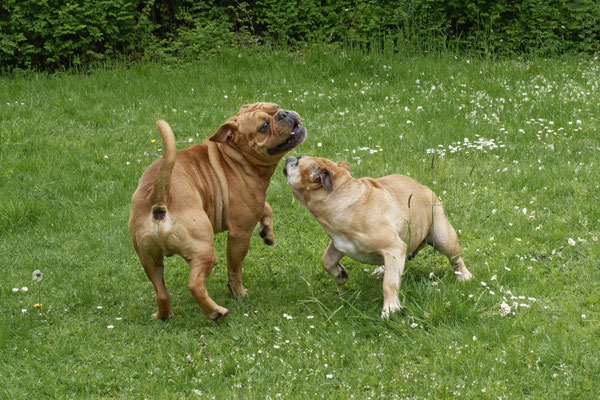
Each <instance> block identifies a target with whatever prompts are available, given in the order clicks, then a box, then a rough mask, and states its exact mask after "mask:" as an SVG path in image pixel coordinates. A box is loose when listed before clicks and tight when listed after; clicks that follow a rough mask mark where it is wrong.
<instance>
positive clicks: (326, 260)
mask: <svg viewBox="0 0 600 400" xmlns="http://www.w3.org/2000/svg"><path fill="white" fill-rule="evenodd" d="M342 257H344V253H342V252H341V251H339V250H338V249H336V247H335V246H334V245H333V240H330V241H329V247H327V250H326V251H325V254H323V258H322V259H321V265H323V269H324V270H325V271H327V272H328V273H329V275H331V276H332V277H333V279H335V281H336V282H337V284H338V285H343V284H344V283H346V281H347V280H348V272H347V271H346V268H344V266H343V265H342V264H340V260H341V259H342Z"/></svg>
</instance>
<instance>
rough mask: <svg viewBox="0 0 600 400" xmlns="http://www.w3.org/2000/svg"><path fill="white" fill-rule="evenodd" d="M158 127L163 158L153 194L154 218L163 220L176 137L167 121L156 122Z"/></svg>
mask: <svg viewBox="0 0 600 400" xmlns="http://www.w3.org/2000/svg"><path fill="white" fill-rule="evenodd" d="M156 127H157V128H158V130H159V131H160V134H161V136H162V141H163V147H164V148H163V158H162V162H161V164H160V167H159V168H158V173H157V174H156V179H155V181H154V190H153V192H152V204H153V205H152V216H153V217H154V219H156V220H159V221H160V220H163V219H164V218H165V215H166V213H167V202H168V199H169V186H170V185H171V173H172V172H173V167H174V166H175V150H176V146H175V135H173V131H172V130H171V127H170V126H169V124H167V122H166V121H163V120H162V119H161V120H158V121H156Z"/></svg>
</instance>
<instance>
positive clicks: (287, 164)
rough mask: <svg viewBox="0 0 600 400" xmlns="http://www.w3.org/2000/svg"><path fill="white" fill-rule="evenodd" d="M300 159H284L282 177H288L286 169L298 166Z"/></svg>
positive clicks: (291, 157) (290, 157)
mask: <svg viewBox="0 0 600 400" xmlns="http://www.w3.org/2000/svg"><path fill="white" fill-rule="evenodd" d="M302 157H303V156H302ZM302 157H294V156H289V157H288V158H286V159H285V167H283V175H285V177H286V178H287V176H288V168H293V167H296V166H298V161H300V159H301V158H302Z"/></svg>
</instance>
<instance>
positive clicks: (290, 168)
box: [283, 156, 350, 205]
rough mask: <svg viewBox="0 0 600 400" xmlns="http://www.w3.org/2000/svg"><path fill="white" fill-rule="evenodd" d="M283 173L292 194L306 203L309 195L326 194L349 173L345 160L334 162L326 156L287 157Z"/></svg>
mask: <svg viewBox="0 0 600 400" xmlns="http://www.w3.org/2000/svg"><path fill="white" fill-rule="evenodd" d="M283 174H284V175H285V178H286V179H287V182H288V184H289V185H290V188H291V189H292V192H293V193H294V196H295V197H296V198H297V199H298V201H300V202H301V203H303V204H304V205H306V202H307V201H308V199H309V198H311V196H313V195H314V194H316V193H321V194H322V196H327V195H328V194H329V193H330V192H332V191H334V190H335V189H336V187H337V185H336V182H338V181H339V180H340V178H342V177H345V176H349V175H350V166H349V165H348V163H347V162H338V163H335V162H333V161H331V160H328V159H326V158H317V157H306V156H302V157H288V158H287V159H286V160H285V167H284V169H283Z"/></svg>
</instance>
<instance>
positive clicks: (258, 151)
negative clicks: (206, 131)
mask: <svg viewBox="0 0 600 400" xmlns="http://www.w3.org/2000/svg"><path fill="white" fill-rule="evenodd" d="M304 139H306V128H304V127H303V126H301V125H300V116H299V115H298V113H297V112H295V111H288V110H282V109H280V108H279V106H278V105H277V104H274V103H254V104H247V105H244V106H242V107H240V111H239V112H238V113H237V115H234V116H233V117H231V118H229V119H228V120H227V121H226V122H225V123H224V124H223V125H221V126H220V127H219V129H217V132H216V133H215V134H214V135H213V136H212V137H211V138H210V140H211V141H213V142H219V143H229V144H230V145H231V146H233V147H235V148H237V149H238V150H239V151H240V152H241V153H243V154H244V155H245V156H246V157H249V158H251V159H253V161H254V162H256V163H259V164H264V165H272V164H276V163H277V162H278V161H279V160H280V159H281V158H282V157H283V156H284V154H285V153H287V152H288V151H290V150H291V149H293V148H294V147H296V146H297V145H299V144H300V143H302V142H304Z"/></svg>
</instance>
